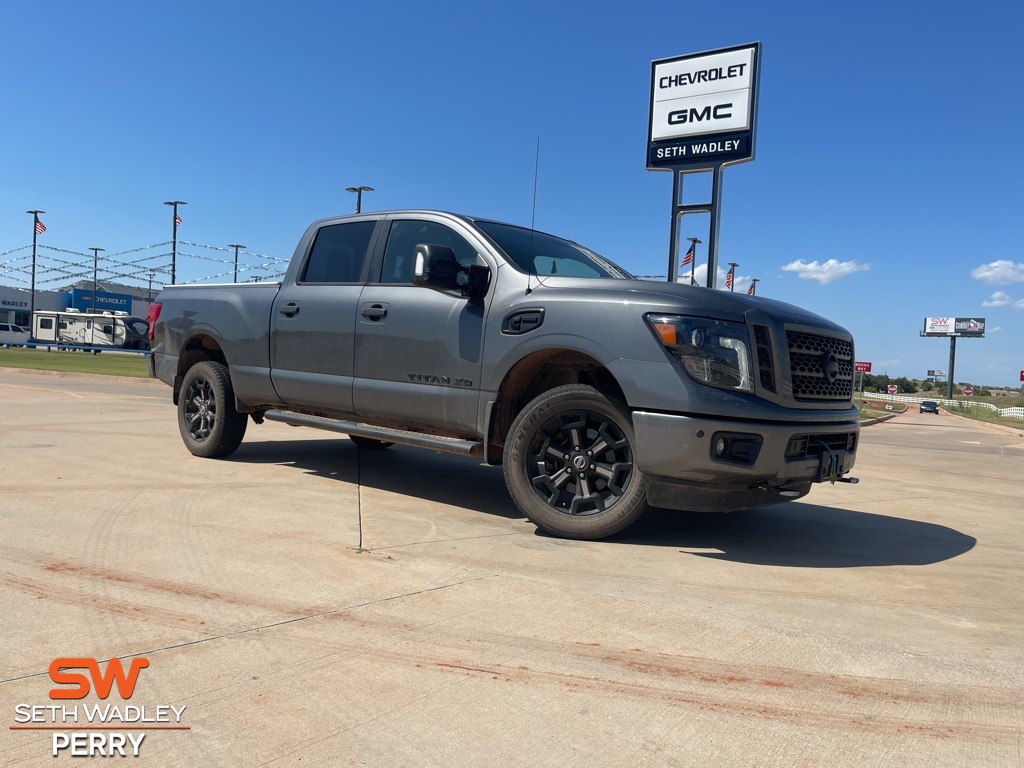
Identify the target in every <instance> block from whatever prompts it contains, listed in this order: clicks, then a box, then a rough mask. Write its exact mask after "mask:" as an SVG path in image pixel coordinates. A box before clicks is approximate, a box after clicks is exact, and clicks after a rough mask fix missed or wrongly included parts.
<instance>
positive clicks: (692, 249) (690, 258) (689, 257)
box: [682, 243, 697, 267]
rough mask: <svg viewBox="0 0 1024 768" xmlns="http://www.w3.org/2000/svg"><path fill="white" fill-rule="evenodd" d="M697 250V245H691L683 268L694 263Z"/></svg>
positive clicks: (687, 250)
mask: <svg viewBox="0 0 1024 768" xmlns="http://www.w3.org/2000/svg"><path fill="white" fill-rule="evenodd" d="M696 249H697V244H696V243H690V247H689V248H687V249H686V255H685V256H683V264H682V266H684V267H685V266H686V265H687V264H692V263H693V254H694V252H695V251H696Z"/></svg>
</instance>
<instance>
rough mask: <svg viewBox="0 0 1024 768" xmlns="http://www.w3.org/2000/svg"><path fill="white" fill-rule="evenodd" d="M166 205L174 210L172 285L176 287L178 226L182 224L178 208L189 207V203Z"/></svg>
mask: <svg viewBox="0 0 1024 768" xmlns="http://www.w3.org/2000/svg"><path fill="white" fill-rule="evenodd" d="M164 205H169V206H171V207H173V208H174V229H172V230H171V285H174V282H175V277H176V276H177V266H178V225H179V224H181V219H180V218H179V216H178V206H179V205H188V203H186V202H185V201H184V200H168V201H166V202H165V203H164Z"/></svg>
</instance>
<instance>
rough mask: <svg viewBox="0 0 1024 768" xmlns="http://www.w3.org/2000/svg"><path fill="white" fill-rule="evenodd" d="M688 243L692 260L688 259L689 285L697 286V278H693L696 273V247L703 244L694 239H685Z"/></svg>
mask: <svg viewBox="0 0 1024 768" xmlns="http://www.w3.org/2000/svg"><path fill="white" fill-rule="evenodd" d="M686 239H687V240H689V241H690V250H691V251H693V258H691V259H690V285H696V284H697V278H696V277H695V274H696V271H697V245H698V244H699V243H702V242H704V241H703V240H700V239H699V238H696V237H688V238H686Z"/></svg>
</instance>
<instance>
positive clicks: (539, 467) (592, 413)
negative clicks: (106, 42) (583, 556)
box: [503, 384, 647, 540]
mask: <svg viewBox="0 0 1024 768" xmlns="http://www.w3.org/2000/svg"><path fill="white" fill-rule="evenodd" d="M635 445H636V438H635V436H634V434H633V421H632V418H631V416H630V413H629V410H628V409H627V408H626V406H625V405H623V404H622V403H621V402H619V401H618V400H615V399H613V398H610V397H607V396H605V395H604V394H602V393H600V392H598V391H597V390H596V389H594V388H593V387H590V386H587V385H584V384H567V385H565V386H561V387H556V388H555V389H551V390H549V391H547V392H545V393H543V394H541V395H539V396H538V397H537V398H535V399H534V400H532V401H531V402H530V403H528V404H527V406H526V407H525V408H524V409H523V410H522V411H521V412H520V413H519V415H518V416H517V417H516V419H515V421H514V422H513V423H512V428H511V429H510V430H509V434H508V437H507V439H506V440H505V449H504V457H503V458H504V472H505V484H506V485H507V486H508V490H509V493H510V494H511V496H512V499H513V501H515V503H516V506H517V507H519V509H520V511H522V513H523V514H524V515H526V517H528V518H529V519H530V520H531V521H532V522H533V523H534V524H535V525H537V527H539V528H542V529H543V530H545V531H547V532H548V533H552V534H554V535H555V536H562V537H564V538H567V539H587V540H593V539H603V538H605V537H606V536H611V535H612V534H615V533H618V532H619V531H621V530H623V529H624V528H626V527H627V526H629V525H631V524H632V523H634V522H635V521H636V520H637V518H639V517H640V515H642V514H643V512H644V510H645V509H647V486H646V482H645V480H644V477H643V474H642V473H641V472H640V470H639V469H637V467H636V451H635Z"/></svg>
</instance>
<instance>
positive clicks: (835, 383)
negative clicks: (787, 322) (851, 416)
mask: <svg viewBox="0 0 1024 768" xmlns="http://www.w3.org/2000/svg"><path fill="white" fill-rule="evenodd" d="M786 340H787V342H788V344H789V364H790V375H791V378H792V383H793V397H794V398H795V399H797V400H805V401H806V400H850V399H851V398H852V397H853V344H852V343H851V342H849V341H846V340H844V339H837V338H835V337H832V336H819V335H817V334H813V333H805V332H803V331H786Z"/></svg>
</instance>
